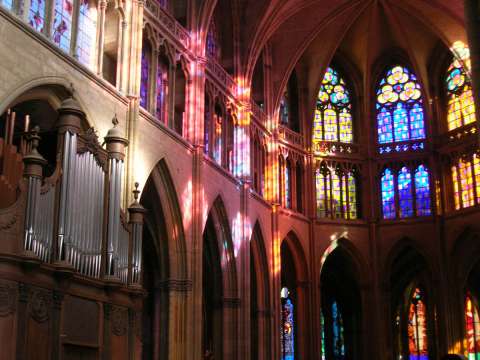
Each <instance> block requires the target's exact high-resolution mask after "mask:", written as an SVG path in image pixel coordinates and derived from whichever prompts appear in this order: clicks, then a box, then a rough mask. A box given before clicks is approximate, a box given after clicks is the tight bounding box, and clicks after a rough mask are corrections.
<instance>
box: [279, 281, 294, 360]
mask: <svg viewBox="0 0 480 360" xmlns="http://www.w3.org/2000/svg"><path fill="white" fill-rule="evenodd" d="M280 295H281V298H282V328H281V329H280V331H281V332H280V333H281V336H282V338H281V350H282V356H281V360H294V359H295V334H294V325H295V323H294V305H293V302H292V299H291V297H290V291H289V290H288V288H286V287H284V288H282V290H281V294H280Z"/></svg>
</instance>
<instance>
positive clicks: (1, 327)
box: [0, 280, 18, 360]
mask: <svg viewBox="0 0 480 360" xmlns="http://www.w3.org/2000/svg"><path fill="white" fill-rule="evenodd" d="M17 301H18V285H17V283H15V282H13V281H6V280H0V344H1V345H0V347H1V351H0V354H1V356H0V357H1V359H5V360H6V359H12V360H13V359H14V358H15V336H13V335H14V334H13V331H12V330H13V329H15V322H16V308H17Z"/></svg>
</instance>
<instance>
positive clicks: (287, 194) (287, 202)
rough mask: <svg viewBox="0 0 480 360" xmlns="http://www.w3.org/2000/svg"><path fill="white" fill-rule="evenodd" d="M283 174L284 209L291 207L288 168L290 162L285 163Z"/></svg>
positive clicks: (290, 186)
mask: <svg viewBox="0 0 480 360" xmlns="http://www.w3.org/2000/svg"><path fill="white" fill-rule="evenodd" d="M284 172H285V178H284V181H285V193H284V196H285V199H284V201H285V207H286V208H289V209H290V208H291V207H292V190H291V189H292V184H291V181H292V179H291V173H290V172H291V167H290V161H286V162H285V167H284Z"/></svg>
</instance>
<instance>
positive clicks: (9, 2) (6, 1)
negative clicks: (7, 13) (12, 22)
mask: <svg viewBox="0 0 480 360" xmlns="http://www.w3.org/2000/svg"><path fill="white" fill-rule="evenodd" d="M0 5H2V6H3V7H5V8H6V9H8V10H13V0H1V1H0Z"/></svg>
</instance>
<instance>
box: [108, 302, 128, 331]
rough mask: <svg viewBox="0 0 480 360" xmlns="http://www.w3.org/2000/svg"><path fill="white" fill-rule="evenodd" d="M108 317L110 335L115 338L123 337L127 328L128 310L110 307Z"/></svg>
mask: <svg viewBox="0 0 480 360" xmlns="http://www.w3.org/2000/svg"><path fill="white" fill-rule="evenodd" d="M110 316H111V317H110V319H111V324H112V333H113V334H114V335H116V336H124V335H125V334H126V333H127V327H128V310H127V309H125V308H123V307H120V306H112V311H111V313H110Z"/></svg>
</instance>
